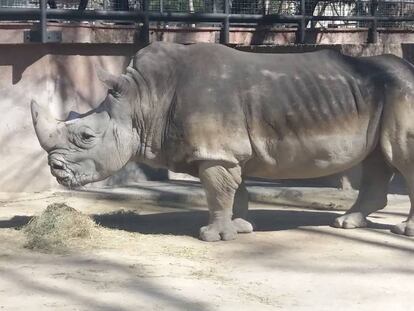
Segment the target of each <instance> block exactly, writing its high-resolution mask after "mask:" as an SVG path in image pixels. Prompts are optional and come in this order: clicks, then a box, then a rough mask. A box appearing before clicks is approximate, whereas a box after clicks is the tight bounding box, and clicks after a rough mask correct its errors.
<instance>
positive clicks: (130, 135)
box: [32, 43, 414, 241]
mask: <svg viewBox="0 0 414 311" xmlns="http://www.w3.org/2000/svg"><path fill="white" fill-rule="evenodd" d="M98 75H99V77H100V79H101V80H102V81H103V82H104V83H105V84H106V85H107V87H108V89H109V92H108V95H107V97H106V98H105V100H104V101H103V102H102V104H101V105H100V106H99V107H98V108H97V109H94V110H92V111H90V112H88V113H86V114H83V115H73V114H72V115H71V116H70V117H69V118H68V120H67V121H56V120H53V119H52V118H51V117H50V116H49V114H48V112H47V111H42V108H41V107H39V106H38V105H37V104H35V103H33V104H32V115H33V122H34V126H35V129H36V133H37V135H38V138H39V141H40V143H41V145H42V147H43V148H44V149H45V150H46V151H47V152H48V154H49V165H50V167H51V171H52V174H53V175H54V176H56V178H57V180H58V182H59V183H61V184H63V185H66V186H70V187H76V186H78V185H83V184H86V183H89V182H92V181H98V180H101V179H104V178H106V177H108V176H110V175H111V174H113V173H114V172H116V171H117V170H119V169H121V168H122V167H123V166H124V165H125V164H126V163H127V162H128V161H137V162H143V163H146V164H149V165H152V166H155V167H165V168H168V169H170V170H172V171H175V172H183V173H188V174H192V175H194V176H199V177H200V179H201V182H202V184H203V187H204V189H205V191H206V194H207V201H208V206H209V210H210V221H209V224H208V225H207V226H205V227H202V228H201V230H200V237H201V239H203V240H205V241H217V240H220V239H222V240H231V239H234V238H235V237H236V235H237V233H240V232H251V231H252V226H251V225H250V223H248V222H247V221H245V220H243V219H242V218H244V217H245V214H246V211H247V191H246V188H245V186H244V183H243V178H244V177H246V176H254V177H264V178H276V179H289V178H312V177H318V176H324V175H329V174H332V173H336V172H340V171H343V170H345V169H347V168H350V167H352V166H354V165H356V164H358V163H360V162H362V166H363V176H362V186H361V189H360V192H359V196H358V199H357V201H356V203H355V204H354V205H353V206H352V208H351V209H350V210H349V211H348V212H347V213H346V214H345V215H343V216H341V217H339V218H337V219H336V220H335V223H334V226H336V227H341V228H357V227H364V226H366V225H367V221H366V216H367V215H369V214H370V213H372V212H374V211H377V210H379V209H382V208H383V207H384V206H385V205H386V203H387V196H386V195H387V186H388V182H389V181H390V179H391V176H392V174H393V171H394V170H398V171H400V172H401V173H402V174H403V176H404V177H405V179H406V181H407V184H408V189H409V194H410V199H411V201H412V202H414V69H413V67H412V66H411V65H410V64H408V63H407V62H405V61H404V60H402V59H400V58H397V57H395V56H390V55H385V56H379V57H369V58H353V57H348V56H343V55H341V54H339V53H336V52H333V51H321V52H315V53H307V54H272V55H271V54H251V53H243V52H239V51H236V50H234V49H231V48H227V47H225V46H221V45H213V44H194V45H190V46H182V45H177V44H169V43H153V44H151V45H150V46H148V47H146V48H144V49H142V50H141V51H139V52H138V53H137V54H136V55H135V57H134V58H133V59H132V61H131V64H130V66H129V67H128V69H127V72H126V74H124V75H121V76H119V77H115V76H112V75H111V74H109V73H105V72H103V71H99V73H98ZM233 206H234V208H235V215H234V216H233V213H232V207H233ZM393 231H394V232H395V233H399V234H405V235H408V236H413V235H414V207H413V206H412V207H411V211H410V214H409V217H408V219H407V221H405V222H403V223H402V224H399V225H397V226H395V227H394V229H393Z"/></svg>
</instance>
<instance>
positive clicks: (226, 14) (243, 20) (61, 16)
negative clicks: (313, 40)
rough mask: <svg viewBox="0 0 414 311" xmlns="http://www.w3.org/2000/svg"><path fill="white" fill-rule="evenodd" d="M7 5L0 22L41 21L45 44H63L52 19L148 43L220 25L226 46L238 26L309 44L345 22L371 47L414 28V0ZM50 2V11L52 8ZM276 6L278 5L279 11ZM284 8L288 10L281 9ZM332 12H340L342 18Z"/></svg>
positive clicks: (48, 0) (46, 0)
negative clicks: (172, 31)
mask: <svg viewBox="0 0 414 311" xmlns="http://www.w3.org/2000/svg"><path fill="white" fill-rule="evenodd" d="M4 1H13V0H0V21H34V22H37V23H38V25H39V27H38V30H37V31H32V32H30V34H28V36H29V37H28V39H29V41H32V42H33V41H38V42H42V43H47V42H58V41H59V39H60V38H59V35H54V33H53V32H48V31H47V21H48V20H62V21H96V20H102V21H113V22H132V23H137V24H140V25H141V30H140V36H141V37H140V40H141V41H142V42H143V43H149V38H150V36H149V31H150V27H149V26H150V23H151V22H158V23H160V22H167V23H168V22H169V23H170V22H183V23H188V24H190V23H216V24H219V25H221V35H220V42H221V43H222V44H228V43H229V31H230V27H231V26H233V25H244V26H245V25H252V24H253V25H261V26H268V27H270V26H273V25H284V26H286V25H295V26H296V29H297V31H296V41H297V43H305V38H306V31H307V29H310V28H313V27H315V24H316V23H321V22H329V21H330V22H333V24H331V25H334V24H335V23H343V24H344V25H349V24H350V25H353V27H369V36H368V43H376V42H377V40H378V38H377V37H378V35H377V34H378V27H379V25H381V26H382V27H395V26H396V25H397V26H398V27H400V26H401V25H406V26H408V27H410V29H411V27H413V25H414V23H413V22H414V1H413V2H411V1H395V0H388V1H377V0H370V1H367V0H348V1H347V0H338V1H326V0H324V1H318V0H297V1H293V0H277V1H274V0H250V2H249V1H248V3H250V4H252V3H254V4H255V5H254V6H253V9H251V10H250V14H249V13H245V12H246V10H243V9H242V7H238V6H237V5H236V4H237V3H238V2H237V1H236V0H233V1H232V0H221V1H220V0H206V1H198V4H200V3H201V4H204V6H206V3H207V2H209V1H213V2H212V6H211V7H212V8H213V9H212V12H206V10H204V11H203V10H201V12H200V11H199V12H197V10H195V8H194V0H189V2H188V3H189V7H188V8H187V12H177V11H170V10H168V11H167V10H166V3H165V2H164V1H166V0H156V3H157V5H156V6H154V1H153V0H140V1H139V2H137V3H138V4H139V5H138V6H137V7H136V8H133V9H131V8H130V6H129V3H128V1H127V2H125V1H126V0H115V1H118V3H121V5H120V7H117V8H115V10H114V9H111V10H107V9H104V10H99V9H98V10H96V9H85V8H86V6H87V3H88V0H80V3H79V7H78V9H67V8H57V6H56V4H54V0H40V1H39V5H38V7H37V8H36V7H24V6H23V7H15V6H11V7H7V6H6V7H5V6H3V5H1V4H2V3H4ZM177 1H178V0H177ZM245 1H246V0H245ZM239 2H240V1H239ZM169 3H171V1H170V2H169ZM191 3H192V5H191ZM218 3H219V4H220V5H221V9H220V10H218V9H217V4H218ZM336 3H340V4H342V7H339V8H342V9H340V10H339V13H338V10H331V14H329V12H328V15H326V8H327V5H331V6H332V4H336ZM47 4H49V6H50V7H51V8H47ZM52 4H53V5H52ZM259 4H261V5H259ZM275 4H278V5H279V6H278V7H275V6H274V5H275ZM283 4H284V6H282V5H283ZM289 5H290V6H289ZM346 5H347V6H346ZM344 8H347V9H344ZM387 8H388V11H387ZM119 9H121V10H119ZM170 9H171V8H170ZM175 10H178V9H175ZM289 10H290V11H289ZM219 11H220V12H219ZM332 12H336V14H337V15H334V14H333V13H332ZM355 13H356V14H355ZM351 22H352V23H351ZM404 23H406V24H404Z"/></svg>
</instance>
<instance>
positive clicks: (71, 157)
mask: <svg viewBox="0 0 414 311" xmlns="http://www.w3.org/2000/svg"><path fill="white" fill-rule="evenodd" d="M98 77H99V78H100V80H101V81H102V82H103V83H104V84H105V85H106V86H107V87H108V89H109V91H108V94H107V96H106V97H105V99H104V100H103V102H102V103H101V104H100V106H99V107H98V108H96V109H92V110H91V111H89V112H87V113H84V114H78V113H74V112H71V113H70V114H69V116H68V118H67V119H66V120H64V121H59V120H56V119H54V118H53V117H52V116H51V114H50V113H49V111H48V110H47V109H44V108H42V107H41V106H40V105H38V104H37V103H36V102H35V101H32V103H31V112H32V119H33V124H34V128H35V131H36V135H37V137H38V139H39V142H40V145H41V146H42V148H43V149H44V150H46V151H47V153H48V163H49V166H50V170H51V173H52V175H53V176H55V177H56V179H57V181H58V182H59V183H60V184H62V185H64V186H67V187H76V186H80V185H84V184H87V183H90V182H94V181H99V180H102V179H105V178H106V177H108V176H110V175H111V174H113V173H114V172H116V171H118V170H119V169H121V168H122V167H123V166H124V165H125V164H126V163H127V162H128V161H129V160H130V159H131V158H132V157H133V156H134V154H135V152H136V149H137V144H138V142H137V134H136V131H135V130H134V128H133V121H132V120H133V117H132V115H133V109H132V106H133V102H134V100H135V98H134V96H136V91H134V88H133V87H131V86H132V84H131V83H133V82H132V81H131V78H129V77H128V76H126V75H122V76H119V77H117V76H113V75H111V74H109V73H107V72H105V71H103V70H102V69H98Z"/></svg>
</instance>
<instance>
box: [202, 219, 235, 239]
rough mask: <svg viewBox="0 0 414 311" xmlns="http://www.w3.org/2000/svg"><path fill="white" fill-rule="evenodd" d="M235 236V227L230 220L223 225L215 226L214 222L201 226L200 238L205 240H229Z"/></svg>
mask: <svg viewBox="0 0 414 311" xmlns="http://www.w3.org/2000/svg"><path fill="white" fill-rule="evenodd" d="M236 236H237V229H236V227H235V226H234V225H233V223H232V222H229V223H228V224H226V225H224V226H217V225H216V224H215V223H213V224H210V225H208V226H204V227H201V229H200V239H201V240H203V241H206V242H216V241H220V240H223V241H229V240H234V239H235V238H236Z"/></svg>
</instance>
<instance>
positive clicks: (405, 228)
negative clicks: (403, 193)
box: [391, 168, 414, 236]
mask: <svg viewBox="0 0 414 311" xmlns="http://www.w3.org/2000/svg"><path fill="white" fill-rule="evenodd" d="M410 171H411V172H412V173H411V174H409V175H408V174H407V173H408V172H410ZM402 174H403V176H404V177H405V179H406V182H407V188H408V196H409V197H410V202H411V209H410V212H409V214H408V218H407V220H405V221H403V222H402V223H400V224H397V225H395V226H394V227H393V228H392V229H391V232H393V233H396V234H401V235H406V236H414V168H412V169H411V170H410V169H408V170H405V171H402Z"/></svg>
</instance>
